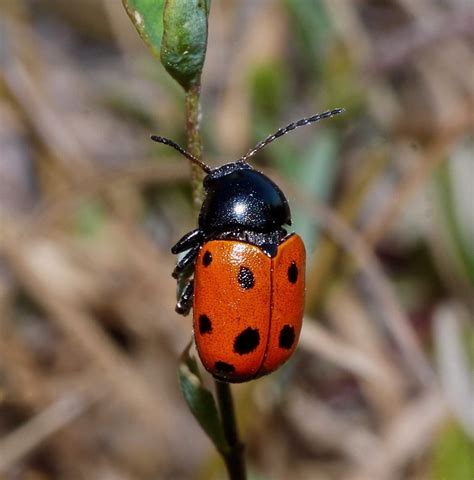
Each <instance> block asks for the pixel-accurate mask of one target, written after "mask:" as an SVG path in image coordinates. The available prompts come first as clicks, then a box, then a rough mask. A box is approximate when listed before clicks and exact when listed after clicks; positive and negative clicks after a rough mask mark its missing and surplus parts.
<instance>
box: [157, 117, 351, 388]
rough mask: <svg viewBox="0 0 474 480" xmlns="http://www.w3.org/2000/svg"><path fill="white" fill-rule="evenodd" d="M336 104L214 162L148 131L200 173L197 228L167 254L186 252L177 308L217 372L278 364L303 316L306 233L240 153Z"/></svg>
mask: <svg viewBox="0 0 474 480" xmlns="http://www.w3.org/2000/svg"><path fill="white" fill-rule="evenodd" d="M343 111H344V110H343V109H341V108H337V109H334V110H330V111H326V112H323V113H320V114H317V115H314V116H312V117H308V118H303V119H301V120H298V121H297V122H293V123H290V124H289V125H287V126H286V127H283V128H280V129H279V130H277V131H276V132H275V133H274V134H273V135H270V136H268V137H267V138H265V139H264V140H262V141H261V142H259V143H258V144H257V145H256V146H255V147H254V148H252V149H250V150H249V151H248V152H247V153H246V154H245V155H243V156H242V157H241V158H239V159H238V160H237V161H236V162H232V163H227V164H225V165H221V166H219V167H216V168H211V167H209V166H208V165H206V164H205V163H203V162H202V161H201V160H199V159H198V158H196V157H194V156H193V155H192V154H191V153H189V152H187V151H186V150H184V149H183V148H182V147H180V146H179V145H178V144H176V143H175V142H173V141H172V140H169V139H168V138H165V137H161V136H157V135H152V137H151V138H152V140H154V141H156V142H159V143H162V144H164V145H168V146H170V147H172V148H174V149H176V150H177V151H178V152H180V153H181V154H182V155H184V156H185V157H186V158H188V159H189V160H190V161H191V162H193V163H195V164H196V165H198V166H199V167H200V168H201V169H202V170H203V171H204V172H205V173H206V176H205V177H204V180H203V186H204V191H205V198H204V201H203V204H202V206H201V210H200V213H199V218H198V228H196V229H195V230H192V231H191V232H189V233H187V234H186V235H184V236H183V237H182V238H181V239H180V240H179V241H178V242H177V243H176V244H175V245H174V246H173V247H172V249H171V252H172V253H173V254H182V253H184V252H187V253H185V254H184V256H182V258H181V259H180V260H179V261H178V262H177V264H176V268H175V269H174V271H173V273H172V275H173V277H174V278H175V279H176V280H177V281H178V285H181V286H182V288H181V291H180V294H179V299H178V302H177V304H176V311H177V312H178V313H180V314H182V315H187V314H188V313H189V312H190V310H191V308H193V329H194V338H195V342H196V347H197V351H198V354H199V357H200V359H201V361H202V363H203V365H204V367H205V368H206V370H208V371H209V372H210V373H211V374H212V375H213V376H214V377H215V378H216V379H218V380H221V381H226V382H232V383H238V382H245V381H248V380H253V379H255V378H258V377H260V376H262V375H265V374H268V373H270V372H272V371H274V370H276V369H277V368H278V367H279V366H281V365H282V364H283V363H284V362H285V361H286V360H287V359H288V358H289V357H290V356H291V355H292V353H293V352H294V350H295V348H296V345H297V343H298V338H299V334H300V331H301V325H302V319H303V309H304V293H305V247H304V244H303V241H302V240H301V238H300V237H299V236H298V235H297V234H296V233H294V232H290V233H288V231H287V229H286V228H285V226H287V225H288V226H290V225H291V213H290V207H289V205H288V201H287V199H286V197H285V195H284V194H283V192H282V191H281V189H280V188H279V187H278V185H276V183H274V182H273V181H272V180H271V179H270V178H268V177H267V176H266V175H264V174H263V173H261V172H259V171H257V170H255V169H254V168H253V167H252V166H251V165H249V164H248V163H247V160H248V159H249V158H250V157H252V156H254V155H255V154H256V153H257V152H259V151H260V150H262V149H263V148H265V147H266V146H267V145H268V144H270V143H271V142H273V141H274V140H275V139H277V138H279V137H281V136H283V135H285V134H286V133H288V132H289V131H291V130H294V129H295V128H298V127H301V126H304V125H308V124H311V123H314V122H317V121H319V120H322V119H325V118H330V117H332V116H334V115H337V114H339V113H342V112H343ZM193 276H194V278H192V277H193Z"/></svg>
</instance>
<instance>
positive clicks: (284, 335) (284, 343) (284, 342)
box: [278, 325, 295, 350]
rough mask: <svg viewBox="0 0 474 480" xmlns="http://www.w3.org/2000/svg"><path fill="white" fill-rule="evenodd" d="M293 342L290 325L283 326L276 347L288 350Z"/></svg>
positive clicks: (293, 334) (293, 331)
mask: <svg viewBox="0 0 474 480" xmlns="http://www.w3.org/2000/svg"><path fill="white" fill-rule="evenodd" d="M294 342H295V329H294V328H293V327H292V326H291V325H285V326H284V327H283V328H282V329H281V330H280V338H279V341H278V345H279V347H280V348H284V349H285V350H289V349H290V348H291V347H292V346H293V343H294Z"/></svg>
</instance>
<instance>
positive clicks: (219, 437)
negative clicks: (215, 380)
mask: <svg viewBox="0 0 474 480" xmlns="http://www.w3.org/2000/svg"><path fill="white" fill-rule="evenodd" d="M190 348H191V342H190V343H189V345H188V346H187V347H186V349H185V350H184V352H183V354H182V355H181V361H180V365H179V369H178V378H179V384H180V386H181V391H182V392H183V396H184V399H185V400H186V403H187V404H188V407H189V409H190V410H191V412H192V414H193V415H194V417H195V418H196V420H197V421H198V423H199V425H201V427H202V429H203V430H204V431H205V432H206V434H207V436H208V437H209V438H210V439H211V441H212V443H214V445H215V447H216V448H217V450H218V451H219V452H221V453H222V454H225V453H226V452H227V451H228V449H229V446H228V444H227V441H226V440H225V436H224V430H223V428H222V424H221V422H220V419H219V414H218V412H217V406H216V402H215V401H214V397H213V396H212V393H211V392H210V391H209V390H207V389H206V388H204V386H203V384H202V380H201V376H200V374H199V368H198V364H197V362H196V359H195V358H194V357H193V356H192V355H191V354H190V352H189V351H190Z"/></svg>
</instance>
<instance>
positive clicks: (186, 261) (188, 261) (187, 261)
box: [171, 244, 201, 278]
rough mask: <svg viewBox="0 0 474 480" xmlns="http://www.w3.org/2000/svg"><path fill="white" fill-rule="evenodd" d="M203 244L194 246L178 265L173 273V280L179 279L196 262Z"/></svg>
mask: <svg viewBox="0 0 474 480" xmlns="http://www.w3.org/2000/svg"><path fill="white" fill-rule="evenodd" d="M200 248H201V244H199V245H196V246H194V247H193V248H191V250H189V252H188V253H187V254H186V255H185V256H184V257H183V258H182V259H181V260H180V261H179V262H178V263H177V264H176V267H175V269H174V270H173V273H172V274H171V275H172V276H173V278H178V277H179V276H180V275H181V274H182V273H183V272H184V271H185V270H186V269H187V267H189V266H190V265H192V263H193V262H194V261H195V260H196V257H197V254H198V253H199V249H200Z"/></svg>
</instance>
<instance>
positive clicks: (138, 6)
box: [122, 0, 164, 57]
mask: <svg viewBox="0 0 474 480" xmlns="http://www.w3.org/2000/svg"><path fill="white" fill-rule="evenodd" d="M122 2H123V6H124V7H125V10H126V11H127V13H128V16H129V17H130V19H131V20H132V22H133V24H134V25H135V28H136V29H137V30H138V33H139V34H140V37H142V39H143V41H144V42H145V43H146V44H147V45H148V46H149V47H150V49H151V51H152V52H153V53H154V54H155V55H156V56H157V57H158V56H159V54H160V46H161V38H162V36H163V8H164V0H122Z"/></svg>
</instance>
